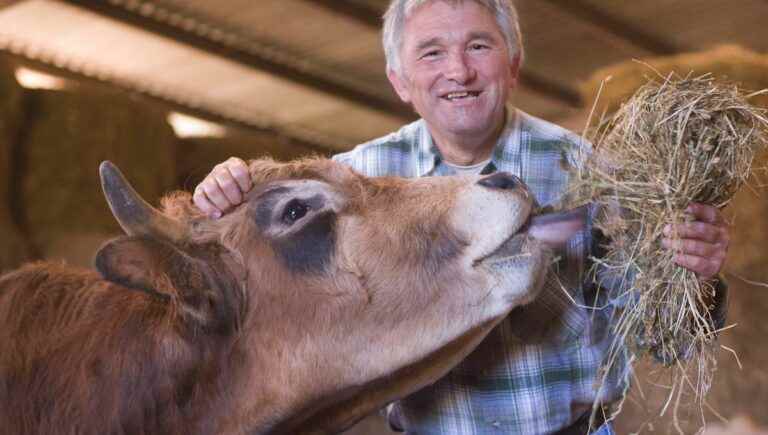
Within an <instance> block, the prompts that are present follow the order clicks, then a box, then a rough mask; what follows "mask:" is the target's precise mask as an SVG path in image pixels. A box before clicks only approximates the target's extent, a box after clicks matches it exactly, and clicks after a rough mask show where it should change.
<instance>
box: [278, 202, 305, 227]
mask: <svg viewBox="0 0 768 435" xmlns="http://www.w3.org/2000/svg"><path fill="white" fill-rule="evenodd" d="M308 211H309V206H308V205H306V204H304V203H303V202H301V201H299V200H298V199H292V200H291V201H290V202H289V203H288V204H286V205H285V209H284V210H283V217H282V220H283V222H285V223H286V224H288V225H291V224H293V223H294V222H296V221H297V220H299V219H301V218H303V217H304V216H305V215H306V214H307V212H308Z"/></svg>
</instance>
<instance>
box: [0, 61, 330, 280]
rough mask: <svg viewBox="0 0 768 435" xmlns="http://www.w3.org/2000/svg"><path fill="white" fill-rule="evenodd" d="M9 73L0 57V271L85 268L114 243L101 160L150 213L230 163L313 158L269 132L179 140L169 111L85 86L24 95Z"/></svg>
mask: <svg viewBox="0 0 768 435" xmlns="http://www.w3.org/2000/svg"><path fill="white" fill-rule="evenodd" d="M14 68H15V64H13V63H12V62H11V61H8V60H6V59H5V58H3V57H0V94H1V95H3V99H2V102H0V240H1V241H2V243H0V271H7V270H9V269H12V268H14V267H16V266H18V265H19V264H21V263H22V262H23V261H25V260H34V259H50V260H64V261H67V262H69V263H71V264H76V265H82V266H88V265H90V263H91V259H92V256H93V254H94V252H95V250H96V249H97V248H98V247H99V246H100V245H101V244H102V243H103V242H104V241H105V240H106V239H108V238H110V237H113V236H114V235H117V234H119V233H120V229H119V226H118V225H117V224H116V222H115V220H114V219H113V218H112V216H111V214H110V212H109V208H108V206H107V204H106V202H105V200H104V197H103V195H102V192H101V187H100V183H99V178H98V166H99V163H100V162H101V161H103V160H111V161H113V162H114V163H116V164H117V166H118V167H119V168H120V169H121V170H122V171H123V172H124V173H125V175H126V177H127V178H128V179H129V180H130V181H131V183H132V184H133V185H134V187H135V188H136V190H137V191H138V192H139V193H140V194H141V195H142V196H143V197H144V198H145V199H147V201H149V202H150V203H152V204H155V205H156V204H157V203H158V202H159V201H158V200H159V198H160V196H161V195H162V194H163V193H166V192H169V191H171V190H176V189H187V190H190V189H192V188H193V187H194V186H195V185H196V184H197V183H198V182H199V181H200V180H202V178H203V177H204V176H205V175H206V174H207V173H208V171H209V170H210V169H211V168H212V167H213V166H214V165H215V164H216V163H219V162H221V161H223V160H225V159H226V158H227V157H229V156H241V157H243V158H245V159H248V158H256V157H263V156H270V157H272V158H275V159H277V160H290V159H294V158H297V157H300V156H304V155H311V154H317V152H316V151H313V150H312V149H310V148H308V147H306V146H302V144H299V143H296V142H295V141H293V140H291V139H290V138H287V137H282V136H276V135H273V134H270V133H268V132H254V131H246V130H239V129H229V131H230V134H228V135H227V136H225V137H222V138H187V139H180V138H178V137H177V136H176V134H175V133H174V131H173V129H172V128H171V126H170V125H169V124H168V122H167V116H168V113H169V109H168V108H167V107H165V106H163V105H161V104H158V103H156V102H155V101H152V100H149V99H147V98H144V97H142V96H137V95H134V94H129V93H126V92H123V91H119V90H116V89H112V88H108V87H106V86H102V85H98V84H93V83H72V84H70V86H68V87H67V89H65V90H39V89H33V90H30V89H24V88H22V87H20V86H19V85H18V83H17V82H16V80H15V78H14Z"/></svg>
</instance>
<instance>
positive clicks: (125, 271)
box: [94, 237, 184, 296]
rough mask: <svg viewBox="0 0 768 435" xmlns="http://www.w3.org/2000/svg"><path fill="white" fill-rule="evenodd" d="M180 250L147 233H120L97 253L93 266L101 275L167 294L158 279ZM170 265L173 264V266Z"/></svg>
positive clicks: (116, 281)
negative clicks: (132, 234)
mask: <svg viewBox="0 0 768 435" xmlns="http://www.w3.org/2000/svg"><path fill="white" fill-rule="evenodd" d="M180 260H181V261H183V260H184V259H183V254H182V253H181V252H179V251H178V250H177V249H176V248H175V247H173V246H171V245H169V244H168V243H165V242H161V241H158V240H154V239H151V238H147V237H119V238H117V239H113V240H110V241H109V242H107V243H106V244H105V245H104V246H102V247H101V249H99V251H98V252H97V253H96V259H95V261H94V262H95V266H96V269H97V270H98V271H99V273H101V275H102V276H103V277H104V279H106V280H109V281H112V282H115V283H118V284H121V285H124V286H126V287H130V288H135V289H140V290H145V291H148V292H156V293H160V294H163V295H165V296H170V295H169V294H167V293H168V291H167V290H168V289H166V288H163V287H165V286H163V285H162V283H161V280H162V279H163V276H164V275H165V276H167V270H166V269H167V268H168V266H169V264H170V265H173V264H174V263H177V262H178V261H180ZM172 268H173V266H172Z"/></svg>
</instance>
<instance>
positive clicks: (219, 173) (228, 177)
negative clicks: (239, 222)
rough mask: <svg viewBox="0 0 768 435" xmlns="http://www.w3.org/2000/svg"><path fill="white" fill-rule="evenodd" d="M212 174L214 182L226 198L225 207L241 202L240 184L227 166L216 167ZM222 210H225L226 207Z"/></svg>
mask: <svg viewBox="0 0 768 435" xmlns="http://www.w3.org/2000/svg"><path fill="white" fill-rule="evenodd" d="M212 175H213V179H214V180H215V182H216V184H218V187H219V190H220V191H221V192H222V193H223V194H224V196H225V197H226V199H227V209H228V208H230V207H232V206H235V205H237V204H240V203H241V202H243V194H242V192H241V191H240V186H239V185H238V184H237V181H235V178H234V177H233V176H232V174H231V173H230V172H229V170H228V169H227V168H221V169H218V170H216V171H214V173H213V174H212ZM207 192H208V191H207V190H206V193H207ZM222 210H224V211H226V209H222Z"/></svg>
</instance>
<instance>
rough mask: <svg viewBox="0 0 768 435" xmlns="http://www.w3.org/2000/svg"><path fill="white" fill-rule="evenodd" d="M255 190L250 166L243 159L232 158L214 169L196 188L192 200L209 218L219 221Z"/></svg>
mask: <svg viewBox="0 0 768 435" xmlns="http://www.w3.org/2000/svg"><path fill="white" fill-rule="evenodd" d="M251 188H253V181H252V180H251V174H250V171H249V170H248V165H247V164H246V163H245V161H243V160H242V159H239V158H237V157H230V158H229V159H227V160H226V161H225V162H222V163H219V164H218V165H216V166H214V167H213V170H212V171H211V173H210V174H208V175H207V176H206V177H205V179H204V180H203V181H202V182H201V183H200V184H198V185H197V187H195V193H194V194H193V195H192V200H193V202H194V203H195V205H196V206H197V207H198V208H199V209H200V210H201V211H202V212H203V213H205V214H207V215H208V216H210V217H212V218H214V219H218V218H220V217H221V216H222V215H223V214H224V213H226V212H228V211H230V210H232V209H233V208H234V207H235V206H237V205H238V204H240V203H241V202H243V200H244V198H245V193H247V192H248V191H249V190H251Z"/></svg>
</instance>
